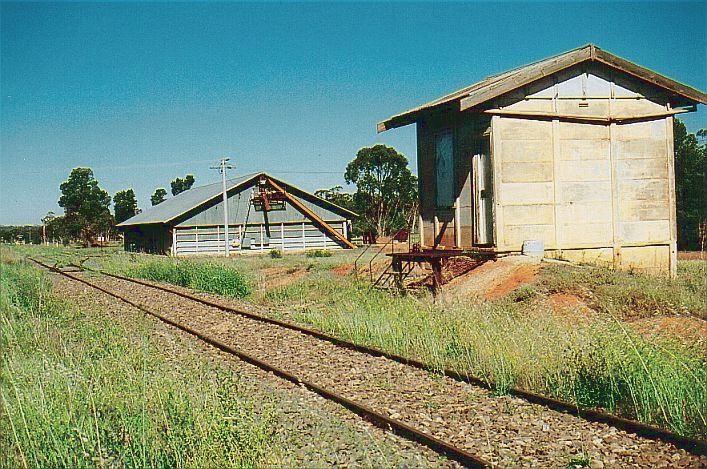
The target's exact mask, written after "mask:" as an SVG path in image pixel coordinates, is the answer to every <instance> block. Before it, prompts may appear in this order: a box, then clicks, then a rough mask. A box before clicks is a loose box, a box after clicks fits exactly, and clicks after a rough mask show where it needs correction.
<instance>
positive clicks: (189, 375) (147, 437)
mask: <svg viewBox="0 0 707 469" xmlns="http://www.w3.org/2000/svg"><path fill="white" fill-rule="evenodd" d="M9 258H10V256H6V255H4V256H3V264H0V285H1V288H0V320H1V321H2V324H3V327H2V328H0V348H1V349H2V351H3V353H2V355H1V356H0V366H1V373H0V400H1V402H2V412H0V454H2V455H3V456H2V459H3V463H2V465H3V466H5V467H255V466H264V465H267V463H268V459H269V458H270V456H269V455H270V453H271V451H272V448H271V445H272V410H269V409H267V408H266V409H261V408H260V406H255V405H254V403H253V402H251V401H250V400H249V399H248V398H247V397H246V396H244V395H243V393H242V392H241V391H240V389H239V385H238V381H237V380H236V379H234V377H233V375H231V374H230V373H225V372H223V371H221V370H219V369H215V368H212V366H211V365H210V364H209V363H208V361H207V360H198V361H197V360H194V361H188V360H182V361H179V366H175V360H174V357H171V356H169V354H166V353H165V352H164V351H163V350H162V348H161V347H159V345H158V344H156V343H152V342H151V341H150V339H149V336H150V329H149V328H151V327H152V326H151V323H150V322H149V321H142V320H140V319H137V320H134V321H130V320H128V319H127V318H120V317H118V318H116V317H108V316H104V315H102V314H101V313H96V312H88V311H85V310H79V309H77V308H76V307H74V306H73V305H71V304H69V303H67V302H63V301H61V300H59V299H57V298H55V297H54V296H53V295H52V294H51V285H50V283H49V281H48V279H47V278H46V276H45V275H43V273H41V272H40V271H38V270H36V269H33V268H31V267H30V266H28V265H27V264H25V263H24V262H21V261H15V262H12V263H6V262H5V260H7V259H9Z"/></svg>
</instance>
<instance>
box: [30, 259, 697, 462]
mask: <svg viewBox="0 0 707 469" xmlns="http://www.w3.org/2000/svg"><path fill="white" fill-rule="evenodd" d="M32 260H34V259H32ZM35 262H36V261H35ZM72 266H73V267H78V268H80V269H85V270H91V271H94V272H97V273H100V274H102V275H106V276H108V277H113V278H116V279H119V280H125V281H128V282H132V283H136V284H139V285H144V286H146V287H151V288H154V289H156V290H160V291H164V292H167V293H172V294H174V295H177V296H180V297H182V298H185V299H189V300H192V301H195V302H198V303H201V304H203V305H206V306H211V307H213V308H217V309H220V310H222V311H226V312H229V313H234V314H238V315H240V316H243V317H247V318H249V319H253V320H256V321H261V322H264V323H267V324H273V325H276V326H279V327H283V328H286V329H290V330H293V331H296V332H300V333H302V334H306V335H309V336H312V337H315V338H318V339H321V340H325V341H327V342H330V343H332V344H334V345H336V346H338V347H342V348H346V349H350V350H355V351H358V352H361V353H365V354H368V355H372V356H376V357H383V358H387V359H389V360H392V361H395V362H398V363H401V364H403V365H408V366H412V367H414V368H418V369H422V370H426V371H430V372H434V373H441V374H444V375H445V376H447V377H449V378H452V379H454V380H457V381H462V382H465V383H469V384H473V385H475V386H479V387H482V388H484V389H488V390H492V388H491V385H490V384H489V383H488V382H486V381H484V380H482V379H480V378H477V377H474V376H469V375H467V374H464V373H460V372H458V371H455V370H451V369H446V368H445V369H437V368H435V367H433V366H431V365H429V364H427V363H424V362H421V361H419V360H415V359H412V358H407V357H403V356H401V355H396V354H394V353H389V352H385V351H383V350H379V349H376V348H373V347H368V346H365V345H358V344H355V343H353V342H349V341H347V340H344V339H340V338H338V337H334V336H331V335H329V334H326V333H323V332H320V331H317V330H314V329H310V328H307V327H303V326H299V325H296V324H292V323H289V322H285V321H280V320H278V319H273V318H269V317H267V316H262V315H259V314H255V313H250V312H248V311H243V310H239V309H236V308H231V307H229V306H225V305H221V304H218V303H215V302H213V301H210V300H207V299H204V298H199V297H197V296H193V295H190V294H188V293H184V292H180V291H177V290H173V289H171V288H167V287H163V286H161V285H154V284H151V283H148V282H145V281H143V280H139V279H134V278H129V277H124V276H122V275H117V274H112V273H110V272H104V271H101V270H93V269H86V268H85V267H83V266H79V265H75V264H72ZM508 393H509V394H511V395H513V396H516V397H519V398H521V399H524V400H526V401H528V402H531V403H533V404H538V405H542V406H543V407H547V408H549V409H552V410H555V411H558V412H563V413H566V414H570V415H574V416H576V417H579V418H582V419H584V420H588V421H591V422H598V423H604V424H607V425H610V426H612V427H615V428H618V429H620V430H624V431H627V432H630V433H635V434H636V435H639V436H642V437H645V438H649V439H653V440H661V441H664V442H667V443H672V444H674V445H675V446H676V447H678V448H682V449H684V450H686V451H688V452H690V453H692V454H696V455H698V456H703V455H707V441H705V440H700V439H697V438H691V437H687V436H683V435H678V434H677V433H674V432H671V431H670V430H666V429H663V428H660V427H656V426H655V425H648V424H645V423H643V422H639V421H637V420H632V419H627V418H624V417H619V416H617V415H614V414H610V413H608V412H602V411H599V410H595V409H585V408H580V407H578V406H577V405H575V404H572V403H570V402H567V401H562V400H559V399H554V398H551V397H547V396H543V395H541V394H536V393H534V392H530V391H526V390H523V389H519V388H511V389H509V390H508Z"/></svg>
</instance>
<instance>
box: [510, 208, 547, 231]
mask: <svg viewBox="0 0 707 469" xmlns="http://www.w3.org/2000/svg"><path fill="white" fill-rule="evenodd" d="M503 215H504V217H503V218H504V220H506V226H515V225H535V224H541V225H552V224H553V223H554V222H555V207H554V206H553V205H552V204H547V205H507V206H505V207H504V208H503Z"/></svg>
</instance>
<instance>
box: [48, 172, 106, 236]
mask: <svg viewBox="0 0 707 469" xmlns="http://www.w3.org/2000/svg"><path fill="white" fill-rule="evenodd" d="M59 188H60V189H61V197H60V198H59V206H60V207H63V208H64V222H63V225H64V229H65V230H66V231H67V233H68V234H69V235H70V236H71V237H73V238H78V239H81V240H83V242H84V244H85V245H87V246H88V245H90V244H91V243H92V242H93V240H94V239H95V237H96V236H97V235H98V234H99V233H105V232H106V231H107V230H108V229H109V228H110V227H111V226H112V224H113V216H112V215H111V213H110V209H109V205H110V195H108V192H106V191H104V190H103V189H101V188H100V187H99V186H98V181H96V178H95V177H94V176H93V170H91V168H74V169H73V170H71V174H69V179H68V180H66V181H64V182H63V183H61V185H60V186H59Z"/></svg>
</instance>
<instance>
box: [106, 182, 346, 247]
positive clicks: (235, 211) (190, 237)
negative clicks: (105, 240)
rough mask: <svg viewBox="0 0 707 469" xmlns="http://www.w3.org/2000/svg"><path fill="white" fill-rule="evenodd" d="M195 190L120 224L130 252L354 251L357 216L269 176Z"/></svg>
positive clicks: (206, 186) (185, 192)
mask: <svg viewBox="0 0 707 469" xmlns="http://www.w3.org/2000/svg"><path fill="white" fill-rule="evenodd" d="M226 185H227V194H228V198H227V209H228V237H226V236H225V229H224V203H223V191H222V185H221V183H215V184H209V185H205V186H201V187H194V188H192V189H189V190H187V191H184V192H182V193H180V194H178V195H177V196H175V197H172V198H169V199H167V200H165V201H164V202H162V203H160V204H158V205H155V206H153V207H151V208H149V209H147V210H145V211H143V212H141V213H139V214H138V215H136V216H134V217H132V218H130V219H128V220H126V221H124V222H122V223H120V224H119V225H118V228H119V229H121V230H122V231H123V234H124V245H125V249H126V250H128V251H139V252H148V253H158V254H171V255H174V256H187V255H206V254H220V255H223V253H224V252H225V245H224V242H225V240H227V242H228V246H229V251H231V253H238V252H264V251H269V250H270V249H280V250H283V251H296V250H309V249H342V248H351V247H353V245H352V244H351V242H350V241H349V239H348V238H349V232H350V223H351V220H352V219H353V218H354V217H356V214H355V213H353V212H351V211H349V210H347V209H345V208H343V207H339V206H338V205H335V204H333V203H331V202H328V201H326V200H324V199H321V198H319V197H316V196H315V195H313V194H310V193H309V192H306V191H304V190H302V189H299V188H297V187H295V186H293V185H291V184H289V183H287V182H285V181H282V180H280V179H277V178H275V177H273V176H270V175H268V174H266V173H255V174H250V175H247V176H243V177H239V178H236V179H231V180H228V181H227V182H226Z"/></svg>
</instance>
